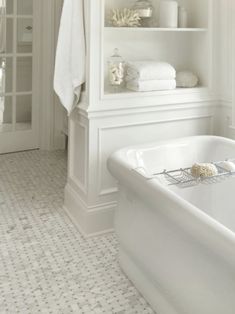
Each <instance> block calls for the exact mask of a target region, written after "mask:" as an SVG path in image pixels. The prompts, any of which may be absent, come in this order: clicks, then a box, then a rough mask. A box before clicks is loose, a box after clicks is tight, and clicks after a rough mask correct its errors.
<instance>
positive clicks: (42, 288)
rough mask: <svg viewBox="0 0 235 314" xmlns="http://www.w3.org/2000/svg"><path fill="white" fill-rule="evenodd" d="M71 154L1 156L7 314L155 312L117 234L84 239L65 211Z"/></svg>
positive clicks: (1, 272) (2, 293)
mask: <svg viewBox="0 0 235 314" xmlns="http://www.w3.org/2000/svg"><path fill="white" fill-rule="evenodd" d="M65 180H66V155H65V153H64V152H62V151H57V152H51V153H48V152H41V151H31V152H22V153H16V154H9V155H2V156H0V313H1V314H2V313H12V314H13V313H22V314H28V313H29V314H34V313H48V314H50V313H56V314H59V313H61V314H67V313H79V314H83V313H84V314H85V313H86V314H87V313H88V314H93V313H94V314H95V313H97V314H98V313H105V314H106V313H107V314H111V313H118V314H123V313H127V314H133V313H138V314H151V313H154V312H153V311H152V310H151V308H150V307H149V306H148V305H147V303H146V302H145V300H144V299H143V297H141V296H140V295H139V294H138V292H137V291H136V289H135V288H134V287H133V285H132V284H131V283H130V281H129V280H128V279H127V278H126V277H125V275H124V274H123V273H122V271H121V270H120V268H119V265H118V262H117V241H116V239H115V236H114V235H113V234H107V235H104V236H99V237H95V238H90V239H84V238H83V237H82V236H81V234H80V233H79V232H78V230H77V229H76V228H75V227H74V225H73V224H72V223H71V221H70V220H69V218H68V217H67V216H66V214H65V213H64V211H63V208H62V204H63V189H64V186H65Z"/></svg>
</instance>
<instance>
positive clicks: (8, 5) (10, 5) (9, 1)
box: [6, 0, 14, 15]
mask: <svg viewBox="0 0 235 314" xmlns="http://www.w3.org/2000/svg"><path fill="white" fill-rule="evenodd" d="M13 9H14V7H13V0H6V10H7V14H8V15H11V14H13Z"/></svg>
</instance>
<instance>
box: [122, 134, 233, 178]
mask: <svg viewBox="0 0 235 314" xmlns="http://www.w3.org/2000/svg"><path fill="white" fill-rule="evenodd" d="M225 159H235V144H233V145H232V142H231V141H230V140H228V141H226V140H224V139H222V138H217V137H205V138H204V137H195V138H188V139H183V140H176V141H172V142H170V143H167V144H166V143H163V144H160V145H155V146H154V145H150V146H148V147H144V148H139V149H129V150H128V151H127V160H128V163H129V164H130V165H131V166H132V167H133V168H138V167H141V168H143V169H145V171H146V172H147V173H149V174H153V173H159V172H162V171H163V170H165V169H166V170H174V169H179V168H184V167H191V166H192V165H193V164H194V163H195V162H213V161H220V160H225Z"/></svg>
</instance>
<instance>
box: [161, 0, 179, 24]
mask: <svg viewBox="0 0 235 314" xmlns="http://www.w3.org/2000/svg"><path fill="white" fill-rule="evenodd" d="M159 15H160V16H159V26H160V27H161V28H177V27H178V2H177V1H174V0H161V1H160V5H159Z"/></svg>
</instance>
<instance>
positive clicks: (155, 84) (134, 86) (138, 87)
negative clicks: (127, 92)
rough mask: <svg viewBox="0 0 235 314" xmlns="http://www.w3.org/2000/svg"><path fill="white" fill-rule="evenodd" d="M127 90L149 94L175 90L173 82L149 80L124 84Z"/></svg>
mask: <svg viewBox="0 0 235 314" xmlns="http://www.w3.org/2000/svg"><path fill="white" fill-rule="evenodd" d="M126 87H127V88H128V89H131V90H134V91H136V92H150V91H160V90H171V89H175V88H176V81H175V80H149V81H138V80H133V81H129V82H127V84H126Z"/></svg>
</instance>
